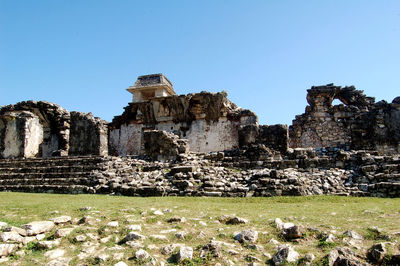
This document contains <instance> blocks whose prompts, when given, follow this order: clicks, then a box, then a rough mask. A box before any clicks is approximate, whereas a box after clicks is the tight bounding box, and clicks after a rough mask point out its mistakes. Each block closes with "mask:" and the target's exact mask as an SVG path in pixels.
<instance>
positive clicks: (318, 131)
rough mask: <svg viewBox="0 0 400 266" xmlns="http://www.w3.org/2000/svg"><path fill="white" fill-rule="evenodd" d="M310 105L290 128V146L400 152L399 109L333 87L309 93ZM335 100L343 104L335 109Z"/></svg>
mask: <svg viewBox="0 0 400 266" xmlns="http://www.w3.org/2000/svg"><path fill="white" fill-rule="evenodd" d="M307 92H308V94H307V101H308V103H309V106H307V107H306V112H305V113H304V114H302V115H299V116H296V119H295V120H293V124H292V126H290V128H289V137H290V147H292V148H307V147H329V146H342V147H345V148H348V149H350V148H351V149H378V150H379V149H381V150H382V151H386V152H388V151H393V152H396V151H398V147H399V138H398V133H397V132H396V129H397V125H398V123H399V122H398V121H399V119H398V116H397V112H398V109H399V108H398V107H396V104H394V103H392V104H388V103H386V102H384V101H381V102H378V103H375V100H374V98H372V97H367V96H365V95H364V94H363V92H362V91H360V90H356V89H355V88H354V87H353V86H350V87H344V88H342V87H339V86H334V85H333V84H328V85H325V86H318V87H312V88H311V89H310V90H308V91H307ZM334 99H338V100H340V101H341V102H342V103H343V104H340V105H336V106H332V101H333V100H334Z"/></svg>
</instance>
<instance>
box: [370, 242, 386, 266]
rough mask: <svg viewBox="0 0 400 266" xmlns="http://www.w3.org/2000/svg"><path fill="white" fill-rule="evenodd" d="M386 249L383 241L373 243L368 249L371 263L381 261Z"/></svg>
mask: <svg viewBox="0 0 400 266" xmlns="http://www.w3.org/2000/svg"><path fill="white" fill-rule="evenodd" d="M386 254H387V250H386V246H385V243H378V244H375V245H373V246H372V247H371V248H370V249H369V250H368V254H367V256H368V259H369V260H370V261H371V262H373V263H381V262H382V260H383V258H384V257H385V256H386Z"/></svg>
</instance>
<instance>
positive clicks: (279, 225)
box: [275, 218, 294, 230]
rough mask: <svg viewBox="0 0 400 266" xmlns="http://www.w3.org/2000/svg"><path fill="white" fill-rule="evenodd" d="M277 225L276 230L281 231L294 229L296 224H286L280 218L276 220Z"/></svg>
mask: <svg viewBox="0 0 400 266" xmlns="http://www.w3.org/2000/svg"><path fill="white" fill-rule="evenodd" d="M275 225H276V228H278V229H279V230H285V229H288V228H290V227H293V226H294V223H284V222H282V220H281V219H280V218H276V219H275Z"/></svg>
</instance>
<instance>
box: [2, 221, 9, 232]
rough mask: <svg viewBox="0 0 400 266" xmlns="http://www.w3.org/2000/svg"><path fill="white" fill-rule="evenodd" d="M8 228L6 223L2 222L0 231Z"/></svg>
mask: <svg viewBox="0 0 400 266" xmlns="http://www.w3.org/2000/svg"><path fill="white" fill-rule="evenodd" d="M7 226H8V224H7V223H5V222H0V230H3V229H4V228H6V227H7Z"/></svg>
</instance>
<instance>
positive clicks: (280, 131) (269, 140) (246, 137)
mask: <svg viewBox="0 0 400 266" xmlns="http://www.w3.org/2000/svg"><path fill="white" fill-rule="evenodd" d="M253 144H257V145H263V146H264V147H265V148H263V147H261V146H260V147H258V149H259V148H261V149H266V148H267V149H271V150H275V151H279V152H281V153H282V154H285V153H287V151H288V148H289V134H288V126H287V125H280V124H278V125H270V126H268V125H261V126H258V125H246V126H243V127H242V128H241V129H240V131H239V145H240V147H242V148H244V147H246V146H251V145H253Z"/></svg>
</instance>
